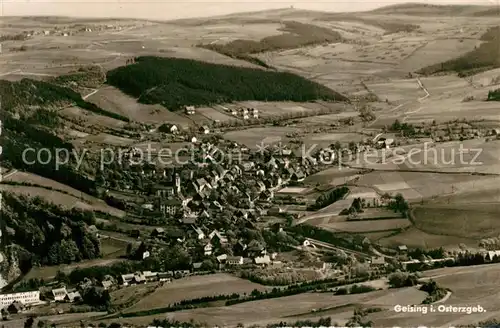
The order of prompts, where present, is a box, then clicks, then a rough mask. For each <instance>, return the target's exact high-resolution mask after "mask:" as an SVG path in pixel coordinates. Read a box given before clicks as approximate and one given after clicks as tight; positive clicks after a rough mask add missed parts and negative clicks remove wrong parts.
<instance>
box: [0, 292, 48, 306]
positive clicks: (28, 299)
mask: <svg viewBox="0 0 500 328" xmlns="http://www.w3.org/2000/svg"><path fill="white" fill-rule="evenodd" d="M15 301H17V302H21V303H23V304H25V305H26V304H36V303H39V302H40V291H38V290H35V291H29V292H22V293H12V294H0V308H4V307H8V306H9V305H11V304H12V303H14V302H15Z"/></svg>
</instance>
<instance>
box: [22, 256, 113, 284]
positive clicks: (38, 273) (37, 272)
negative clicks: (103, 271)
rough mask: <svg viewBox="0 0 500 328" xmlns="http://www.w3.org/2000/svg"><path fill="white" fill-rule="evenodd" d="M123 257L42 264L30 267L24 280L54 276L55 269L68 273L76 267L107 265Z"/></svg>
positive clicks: (48, 278) (47, 278)
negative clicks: (41, 265) (49, 264)
mask: <svg viewBox="0 0 500 328" xmlns="http://www.w3.org/2000/svg"><path fill="white" fill-rule="evenodd" d="M121 261H123V259H95V260H85V261H81V262H78V263H73V264H69V265H68V264H64V265H59V266H43V267H34V268H32V269H31V270H30V271H29V272H28V274H26V275H25V276H24V277H23V280H24V281H28V280H29V279H32V278H38V279H45V280H50V279H52V278H54V277H55V276H56V274H57V271H63V272H64V273H70V272H71V271H72V270H75V269H76V268H89V267H94V266H107V265H111V264H113V263H117V262H121Z"/></svg>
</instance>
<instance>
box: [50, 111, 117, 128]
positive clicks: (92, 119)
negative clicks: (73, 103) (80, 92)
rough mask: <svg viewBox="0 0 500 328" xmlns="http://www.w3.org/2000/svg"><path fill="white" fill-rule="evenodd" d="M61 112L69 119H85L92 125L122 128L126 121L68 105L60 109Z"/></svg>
mask: <svg viewBox="0 0 500 328" xmlns="http://www.w3.org/2000/svg"><path fill="white" fill-rule="evenodd" d="M59 114H60V115H61V116H62V117H64V118H67V119H73V120H75V119H76V120H84V121H85V122H86V123H87V124H88V125H90V126H104V127H108V128H122V127H123V126H125V124H126V123H125V122H123V121H120V120H117V119H114V118H111V117H107V116H103V115H97V114H95V113H92V112H90V111H86V110H84V109H81V108H79V107H67V108H64V109H62V110H60V111H59Z"/></svg>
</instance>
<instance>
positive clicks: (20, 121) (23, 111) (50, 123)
mask: <svg viewBox="0 0 500 328" xmlns="http://www.w3.org/2000/svg"><path fill="white" fill-rule="evenodd" d="M0 97H1V99H2V110H1V111H0V115H1V118H2V123H3V127H2V147H3V149H4V151H3V157H2V159H3V161H2V165H3V166H4V167H14V168H16V169H23V170H26V171H29V172H33V173H36V174H39V175H42V176H44V177H47V178H50V179H54V180H56V181H58V182H61V183H64V184H68V185H70V186H72V187H74V188H76V189H79V190H82V191H84V192H88V193H93V192H94V187H93V186H94V184H93V182H92V181H91V180H89V179H88V178H87V177H85V176H84V175H83V174H81V172H78V171H76V170H73V168H72V167H73V166H74V165H76V160H75V158H74V157H72V156H71V157H70V161H69V163H68V164H67V165H61V166H59V167H57V166H56V158H55V157H56V156H55V151H56V150H55V149H56V148H59V149H61V150H62V149H67V150H68V152H71V151H72V149H73V146H72V145H71V144H70V143H68V142H66V141H65V140H64V138H63V137H62V135H63V134H64V131H63V127H64V125H65V124H66V123H67V122H65V121H64V120H63V119H62V118H61V117H60V116H59V114H58V113H57V109H59V108H64V107H66V106H71V105H74V104H76V105H77V106H80V107H82V108H84V109H87V110H90V111H92V112H96V113H100V114H108V113H107V112H105V111H103V110H101V109H100V108H98V107H97V106H95V105H93V104H91V103H88V102H86V101H85V100H83V99H82V98H81V96H80V94H78V93H77V92H75V91H73V90H71V89H69V88H65V87H62V86H59V85H56V84H53V83H48V82H43V81H36V80H31V79H23V80H21V81H17V82H10V81H3V80H2V81H0ZM109 115H112V116H113V115H114V116H118V115H116V114H113V113H109ZM27 148H33V149H34V150H35V151H34V152H33V153H29V154H27V155H28V156H27V157H28V158H27V159H26V160H24V159H23V152H24V151H25V149H27ZM42 148H45V149H49V150H52V151H53V153H52V154H50V155H51V157H50V160H49V161H48V162H47V163H41V162H40V161H37V160H34V159H35V158H34V157H33V156H36V151H37V150H39V149H42ZM43 160H45V158H43ZM30 162H33V164H30Z"/></svg>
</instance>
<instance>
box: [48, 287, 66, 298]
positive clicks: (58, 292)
mask: <svg viewBox="0 0 500 328" xmlns="http://www.w3.org/2000/svg"><path fill="white" fill-rule="evenodd" d="M66 295H68V291H67V290H66V288H65V287H63V288H56V289H52V296H53V297H54V301H56V302H58V301H59V302H61V301H64V299H65V298H66Z"/></svg>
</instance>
